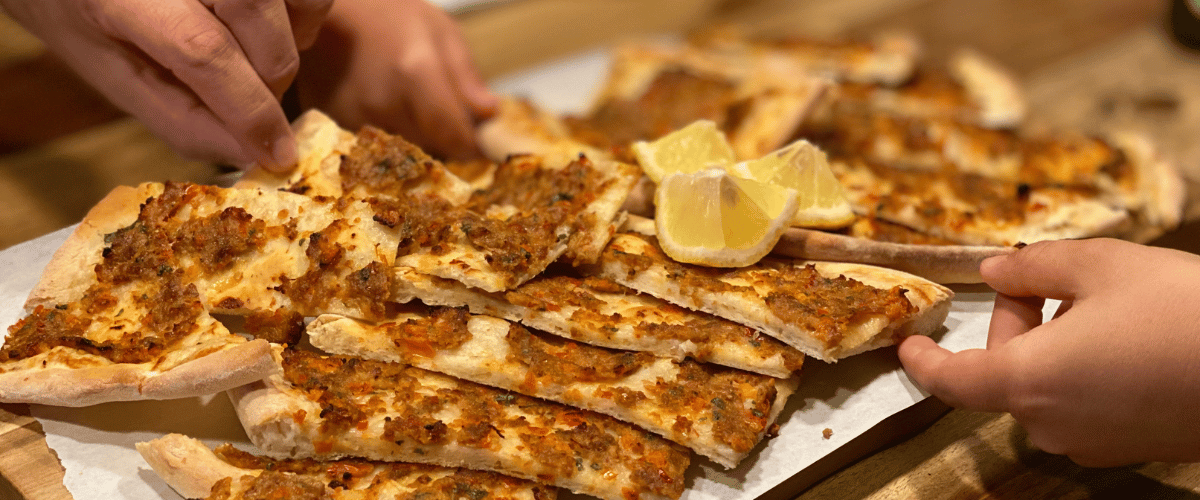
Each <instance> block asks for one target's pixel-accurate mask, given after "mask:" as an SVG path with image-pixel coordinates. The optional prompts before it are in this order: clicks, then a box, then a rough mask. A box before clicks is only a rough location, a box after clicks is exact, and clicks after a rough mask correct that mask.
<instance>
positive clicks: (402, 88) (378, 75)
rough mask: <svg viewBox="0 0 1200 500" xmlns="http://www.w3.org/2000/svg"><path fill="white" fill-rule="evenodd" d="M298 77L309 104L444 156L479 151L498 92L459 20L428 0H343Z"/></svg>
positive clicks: (353, 126) (302, 98) (355, 125)
mask: <svg viewBox="0 0 1200 500" xmlns="http://www.w3.org/2000/svg"><path fill="white" fill-rule="evenodd" d="M303 57H304V64H303V66H302V68H301V73H300V78H299V79H298V80H297V86H298V91H299V97H300V101H301V105H302V106H303V107H306V108H307V107H315V108H317V109H321V110H323V111H325V112H326V113H328V114H329V115H330V116H332V117H334V118H335V119H336V120H337V121H338V122H339V123H340V124H341V125H342V126H344V127H346V128H349V129H351V130H353V129H357V128H359V127H361V126H363V125H368V124H369V125H374V126H377V127H380V128H383V129H385V130H388V131H389V132H392V133H396V134H399V135H401V136H403V137H404V138H405V139H408V140H410V141H412V142H414V143H416V144H418V145H419V146H421V147H422V148H423V149H425V150H426V151H428V152H430V153H431V154H434V155H435V156H438V157H441V158H451V159H461V158H468V157H472V156H476V155H477V152H478V148H477V147H476V144H475V135H474V126H475V123H476V121H478V120H481V119H483V118H486V117H488V116H490V115H491V114H492V113H493V112H494V109H495V107H496V98H495V96H493V95H492V94H491V93H490V92H489V91H488V89H487V87H486V86H485V85H484V83H483V80H482V79H481V78H480V76H479V73H478V71H477V70H476V68H475V66H474V63H473V62H472V60H471V55H470V54H469V53H468V51H467V45H466V42H465V41H464V39H463V36H462V32H461V30H460V28H459V27H458V25H457V24H456V23H455V21H454V20H453V19H451V18H450V16H448V15H447V14H446V13H445V12H443V11H442V10H441V9H439V8H437V7H435V6H433V5H430V4H428V3H426V2H425V1H424V0H395V1H389V2H372V1H368V0H338V2H337V3H336V4H335V5H334V7H333V10H332V11H331V12H330V15H329V20H328V22H327V23H326V24H325V26H324V27H323V28H322V31H321V36H320V37H319V38H318V40H317V43H316V45H314V46H313V48H312V50H310V51H308V52H306V53H305V54H304V55H303Z"/></svg>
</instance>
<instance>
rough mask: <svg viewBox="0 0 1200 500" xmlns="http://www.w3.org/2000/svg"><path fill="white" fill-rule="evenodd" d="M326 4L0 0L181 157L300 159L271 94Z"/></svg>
mask: <svg viewBox="0 0 1200 500" xmlns="http://www.w3.org/2000/svg"><path fill="white" fill-rule="evenodd" d="M331 3H332V0H107V1H89V0H0V5H3V6H4V8H5V9H6V10H7V11H8V13H9V14H10V15H12V16H13V17H14V18H15V19H16V20H17V21H18V22H19V23H21V24H22V25H23V26H24V27H25V28H26V29H28V30H29V31H30V32H32V33H33V34H34V35H36V36H38V37H39V38H41V39H42V41H43V42H45V43H46V45H47V47H49V48H50V50H51V51H53V52H54V53H55V54H57V55H58V56H59V57H61V58H62V59H63V60H64V61H65V62H66V63H67V64H68V65H70V66H71V68H73V69H74V70H75V71H76V72H77V73H79V74H80V76H82V77H83V78H84V79H85V80H87V81H88V82H89V83H90V84H92V85H93V86H94V87H96V88H97V89H98V90H99V91H100V92H102V93H103V94H104V95H105V96H107V97H108V98H109V99H110V100H111V101H113V103H114V104H116V105H117V106H119V107H121V108H122V109H124V110H125V111H127V112H129V113H130V114H132V115H134V116H135V117H137V118H138V119H140V120H141V121H143V122H144V123H145V124H146V125H147V126H148V127H149V128H150V129H151V130H152V131H154V132H155V133H156V134H158V135H159V136H160V137H162V138H163V139H164V140H166V141H167V142H168V143H170V144H171V146H173V147H174V148H175V149H176V150H178V151H179V152H180V153H182V154H184V155H186V156H190V157H194V158H197V159H205V160H216V161H226V162H230V163H234V164H245V163H249V162H250V161H257V162H260V163H262V164H263V165H264V166H267V167H268V168H271V169H273V170H284V169H287V168H290V167H291V166H292V165H294V164H295V162H296V143H295V138H294V137H293V135H292V132H291V128H290V127H289V125H288V122H287V118H286V117H285V116H284V114H283V109H282V108H281V107H280V105H279V97H280V96H281V95H282V94H283V92H284V90H286V89H287V87H288V86H289V85H290V84H291V82H292V79H293V78H294V77H295V75H296V70H297V67H298V65H299V62H300V59H299V55H298V49H300V48H304V47H307V46H308V45H310V44H311V43H312V41H313V40H314V39H315V38H316V35H317V31H318V30H319V29H320V25H321V22H322V20H323V19H324V17H325V14H326V13H327V12H328V10H329V7H330V4H331Z"/></svg>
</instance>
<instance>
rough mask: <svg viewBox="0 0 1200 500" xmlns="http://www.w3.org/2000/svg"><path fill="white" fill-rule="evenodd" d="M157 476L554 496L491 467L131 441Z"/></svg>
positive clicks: (183, 480) (411, 494)
mask: <svg viewBox="0 0 1200 500" xmlns="http://www.w3.org/2000/svg"><path fill="white" fill-rule="evenodd" d="M137 450H138V452H139V453H141V455H142V457H143V458H144V459H145V460H146V463H148V464H150V467H151V468H152V469H154V472H156V473H158V475H159V477H161V478H162V479H163V481H165V482H166V483H167V484H168V485H170V486H171V488H172V489H174V490H175V491H176V492H178V493H179V494H180V495H181V496H183V497H185V498H207V499H212V500H216V499H222V500H253V499H255V498H262V494H263V493H264V492H271V493H273V494H276V495H279V496H278V497H276V496H272V497H271V498H295V499H299V500H306V499H310V498H328V499H331V500H358V499H362V498H381V499H382V498H421V499H427V500H460V499H461V498H463V496H466V497H469V498H472V499H478V500H554V499H555V498H556V497H557V496H558V491H557V489H555V488H554V487H550V486H545V485H540V484H537V483H534V482H532V481H527V480H523V479H515V478H511V477H507V476H503V475H500V474H496V473H493V472H482V471H473V470H467V469H457V468H451V467H439V466H436V465H424V464H408V463H398V462H373V461H369V460H360V459H343V460H332V461H317V460H312V459H286V458H285V459H273V458H269V457H264V456H258V455H254V454H251V453H248V452H245V451H242V450H239V449H237V448H234V447H233V446H231V445H229V444H224V445H221V446H218V447H217V448H215V449H210V448H209V447H207V446H205V445H204V443H201V442H200V441H198V440H196V439H193V438H190V437H187V436H184V435H181V434H168V435H165V436H163V437H160V438H157V439H154V440H151V441H146V442H141V443H137Z"/></svg>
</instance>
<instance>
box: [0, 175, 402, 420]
mask: <svg viewBox="0 0 1200 500" xmlns="http://www.w3.org/2000/svg"><path fill="white" fill-rule="evenodd" d="M371 217H372V216H371V214H370V212H369V209H368V207H367V206H366V205H365V204H364V203H362V202H351V203H344V204H337V203H334V202H333V201H332V200H326V201H324V202H321V201H318V200H314V199H310V198H306V197H303V196H300V195H295V194H291V193H284V192H278V191H262V190H258V189H221V188H216V187H211V186H197V185H190V184H177V183H168V184H166V185H163V184H143V185H141V186H138V187H137V188H130V187H120V188H117V189H115V190H113V192H111V193H110V194H109V195H108V196H107V197H105V199H104V200H102V201H101V202H100V203H99V204H97V205H96V207H94V208H93V209H92V210H91V211H90V212H89V213H88V215H87V216H86V217H85V218H84V220H83V222H82V223H80V225H79V227H78V228H77V229H76V230H75V231H74V232H73V233H72V234H71V236H69V237H68V239H67V241H66V242H65V243H64V244H63V246H62V247H61V248H59V250H58V251H57V252H56V253H55V255H54V257H53V258H52V259H51V261H50V263H49V264H48V265H47V267H46V271H45V272H44V274H43V275H42V278H41V280H40V281H39V282H38V284H37V285H36V286H35V287H34V289H33V291H32V293H31V294H30V297H29V300H28V301H27V303H26V310H27V312H28V313H29V316H27V317H26V318H24V319H22V320H20V321H19V322H18V323H17V324H16V325H14V326H13V327H12V328H10V330H9V335H8V337H7V338H6V339H5V344H4V347H3V348H0V400H3V401H9V402H17V401H20V402H38V403H46V404H55V405H65V406H81V405H90V404H96V403H100V402H105V401H120V400H130V399H163V398H176V397H186V396H195V395H199V394H210V393H213V392H219V391H222V390H225V389H227V388H229V387H232V386H236V385H241V384H244V383H247V382H250V381H252V380H256V379H259V378H262V377H263V376H266V375H267V374H268V373H270V372H271V370H272V369H273V367H272V363H270V356H269V349H268V346H267V345H266V342H264V341H262V340H258V341H252V342H247V341H246V340H245V339H243V338H242V337H239V336H236V335H233V334H230V333H229V332H228V331H227V330H226V329H225V327H224V326H222V325H221V324H220V323H219V322H217V321H216V320H215V319H213V318H212V317H211V316H210V315H209V313H210V311H212V312H225V313H232V314H260V313H263V314H274V313H275V312H278V311H281V310H287V311H292V312H293V313H294V314H295V315H299V314H314V315H315V313H316V312H318V311H322V312H327V311H342V313H344V314H347V315H350V316H355V317H363V318H371V317H376V316H381V315H382V314H383V310H384V302H385V301H386V300H387V298H388V296H390V293H391V287H390V285H389V283H390V279H391V273H390V272H389V270H390V268H391V266H392V259H393V255H394V253H393V252H394V251H393V250H392V249H394V248H395V245H396V237H395V235H394V234H393V233H392V231H390V230H388V229H387V228H386V227H384V226H382V225H380V224H378V223H376V222H374V221H372V220H371Z"/></svg>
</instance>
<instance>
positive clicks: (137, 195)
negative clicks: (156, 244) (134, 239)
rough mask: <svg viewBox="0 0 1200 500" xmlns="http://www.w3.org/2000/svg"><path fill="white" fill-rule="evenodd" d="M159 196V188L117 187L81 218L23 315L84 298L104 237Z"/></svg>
mask: <svg viewBox="0 0 1200 500" xmlns="http://www.w3.org/2000/svg"><path fill="white" fill-rule="evenodd" d="M161 192H162V185H161V184H150V183H147V184H141V185H139V186H137V187H136V188H134V187H128V186H118V187H117V188H115V189H113V190H112V191H110V192H109V193H108V195H107V196H105V197H104V198H103V199H102V200H100V202H99V203H97V204H96V206H94V207H92V209H91V210H89V211H88V213H87V215H86V216H84V218H83V221H82V222H80V223H79V226H78V227H77V228H75V231H74V232H72V233H71V235H70V236H68V237H67V240H66V241H65V242H63V245H62V246H61V247H59V248H58V250H57V251H56V252H55V253H54V256H53V257H51V259H50V262H49V263H48V264H46V270H45V271H44V272H43V273H42V277H41V279H39V280H38V283H37V285H34V287H33V290H32V291H31V292H30V293H29V298H28V300H26V302H25V310H26V312H29V311H32V310H33V308H34V307H37V306H39V305H41V306H47V307H52V306H54V305H55V304H59V303H65V302H72V301H75V300H78V299H79V297H81V296H83V293H84V291H86V290H87V288H88V287H89V286H91V284H92V283H93V282H94V281H95V279H96V275H95V273H94V271H93V270H92V268H93V267H94V266H95V265H96V263H98V262H99V261H100V255H99V253H98V252H97V251H96V249H98V248H103V247H104V235H106V234H109V233H111V232H113V231H116V230H117V229H120V228H122V227H125V226H128V225H129V224H131V223H133V221H134V220H136V219H137V217H138V205H140V204H141V203H142V202H144V201H146V199H147V198H150V197H152V196H156V195H158V194H159V193H161Z"/></svg>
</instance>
